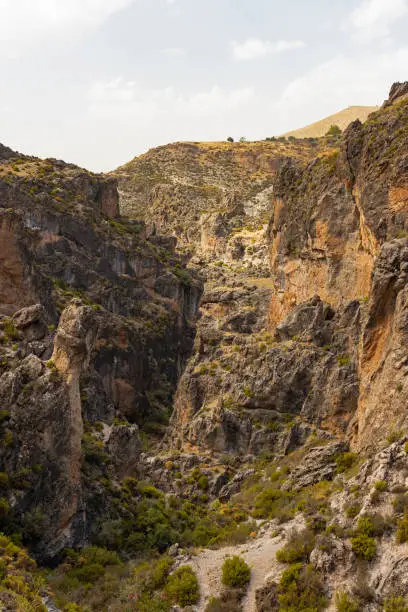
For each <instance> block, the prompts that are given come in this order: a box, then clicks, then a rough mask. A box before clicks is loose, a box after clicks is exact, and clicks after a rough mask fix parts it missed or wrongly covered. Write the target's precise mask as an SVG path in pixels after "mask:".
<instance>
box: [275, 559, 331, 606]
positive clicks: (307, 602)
mask: <svg viewBox="0 0 408 612" xmlns="http://www.w3.org/2000/svg"><path fill="white" fill-rule="evenodd" d="M278 602H279V610H282V611H283V610H285V611H287V612H295V611H296V612H311V611H312V610H313V612H320V611H321V610H324V609H325V608H326V606H327V599H326V597H325V595H324V587H323V583H322V581H321V578H320V576H319V574H317V573H316V571H315V570H314V569H313V567H312V566H311V565H307V566H303V565H302V564H301V563H296V564H295V565H292V566H291V567H289V568H288V569H287V570H285V571H284V572H283V574H282V576H281V579H280V582H279V585H278Z"/></svg>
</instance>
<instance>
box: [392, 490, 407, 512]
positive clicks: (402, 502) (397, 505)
mask: <svg viewBox="0 0 408 612" xmlns="http://www.w3.org/2000/svg"><path fill="white" fill-rule="evenodd" d="M392 505H393V506H394V512H395V514H403V513H405V512H407V511H408V495H406V494H404V493H398V494H397V495H396V496H395V497H394V499H393V502H392Z"/></svg>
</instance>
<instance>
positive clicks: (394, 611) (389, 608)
mask: <svg viewBox="0 0 408 612" xmlns="http://www.w3.org/2000/svg"><path fill="white" fill-rule="evenodd" d="M384 612H408V603H407V600H406V599H405V598H404V597H390V598H388V599H386V600H385V601H384Z"/></svg>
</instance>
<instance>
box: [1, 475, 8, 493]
mask: <svg viewBox="0 0 408 612" xmlns="http://www.w3.org/2000/svg"><path fill="white" fill-rule="evenodd" d="M8 484H9V477H8V474H7V473H6V472H0V487H1V488H2V489H7V487H8Z"/></svg>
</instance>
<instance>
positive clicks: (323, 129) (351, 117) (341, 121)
mask: <svg viewBox="0 0 408 612" xmlns="http://www.w3.org/2000/svg"><path fill="white" fill-rule="evenodd" d="M377 110H378V106H349V107H348V108H344V109H343V110H341V111H339V112H338V113H334V114H333V115H329V116H328V117H325V118H324V119H321V120H320V121H316V122H315V123H311V124H310V125H306V126H305V127H303V128H299V129H297V130H292V131H290V132H286V134H283V136H286V137H289V136H294V137H295V138H321V137H322V136H324V135H325V134H327V131H328V130H329V129H330V127H331V126H332V125H338V126H339V128H340V129H341V130H345V129H346V127H347V126H349V125H350V123H352V122H353V121H356V119H359V120H360V121H362V122H364V121H366V119H367V118H368V116H369V115H370V114H371V113H374V112H375V111H377Z"/></svg>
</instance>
